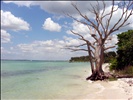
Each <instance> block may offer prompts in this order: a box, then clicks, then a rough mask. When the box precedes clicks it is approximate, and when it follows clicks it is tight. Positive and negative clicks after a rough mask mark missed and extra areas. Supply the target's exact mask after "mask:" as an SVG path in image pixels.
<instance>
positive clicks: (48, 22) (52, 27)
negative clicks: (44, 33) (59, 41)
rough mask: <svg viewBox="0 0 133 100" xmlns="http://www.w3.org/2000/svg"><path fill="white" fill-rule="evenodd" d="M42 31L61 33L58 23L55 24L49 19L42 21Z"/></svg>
mask: <svg viewBox="0 0 133 100" xmlns="http://www.w3.org/2000/svg"><path fill="white" fill-rule="evenodd" d="M43 29H45V30H49V31H56V32H60V31H61V26H60V25H59V24H58V23H55V22H54V21H52V20H51V18H47V19H46V20H45V21H44V24H43Z"/></svg>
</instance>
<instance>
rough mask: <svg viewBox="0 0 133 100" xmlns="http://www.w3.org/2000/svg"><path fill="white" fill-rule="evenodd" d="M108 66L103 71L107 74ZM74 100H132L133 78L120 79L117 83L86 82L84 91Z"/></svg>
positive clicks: (105, 65)
mask: <svg viewBox="0 0 133 100" xmlns="http://www.w3.org/2000/svg"><path fill="white" fill-rule="evenodd" d="M107 66H108V64H104V67H103V68H104V71H106V72H108V71H109V69H108V67H107ZM81 94H84V95H80V96H77V97H76V98H74V99H76V100H133V78H122V79H118V80H117V81H96V82H92V81H88V86H87V87H86V90H85V91H81Z"/></svg>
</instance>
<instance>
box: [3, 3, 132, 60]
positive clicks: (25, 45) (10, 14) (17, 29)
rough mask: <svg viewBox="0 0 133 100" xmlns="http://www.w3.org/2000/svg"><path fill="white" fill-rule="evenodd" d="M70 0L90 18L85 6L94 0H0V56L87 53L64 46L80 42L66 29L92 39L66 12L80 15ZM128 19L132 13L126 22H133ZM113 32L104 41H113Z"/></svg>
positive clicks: (63, 56) (49, 57)
mask: <svg viewBox="0 0 133 100" xmlns="http://www.w3.org/2000/svg"><path fill="white" fill-rule="evenodd" d="M117 2H118V1H117ZM117 2H116V3H117ZM71 3H74V4H76V5H77V7H78V8H79V9H80V11H81V12H82V13H83V14H86V15H87V16H88V17H89V18H92V19H93V18H94V15H93V14H91V13H90V12H89V11H88V9H91V8H90V7H91V6H90V3H91V4H92V5H94V4H96V1H73V2H72V1H1V59H29V60H69V59H70V58H71V57H73V56H83V55H88V54H87V52H84V51H79V52H71V51H70V50H67V49H64V48H65V47H66V46H71V45H80V44H81V43H83V41H80V40H78V37H76V36H74V35H73V34H72V33H71V32H70V30H73V31H75V32H78V33H80V34H82V35H83V36H84V37H85V38H86V39H90V40H92V41H93V39H91V36H90V35H89V32H90V30H89V29H88V28H87V26H85V25H83V24H79V23H77V22H76V21H74V20H73V19H71V18H70V17H68V16H66V14H69V15H72V16H74V17H75V18H77V19H79V20H81V19H82V17H81V16H79V14H78V13H77V11H76V10H75V9H74V7H73V6H72V5H71ZM99 3H100V5H101V4H102V3H101V2H99ZM83 5H84V6H83ZM106 5H107V6H106V12H108V11H109V10H110V8H111V2H110V1H106ZM101 10H102V8H101ZM120 12H121V9H119V10H118V11H117V12H116V13H115V14H114V17H113V18H112V20H111V23H110V27H111V26H112V25H113V23H114V22H115V21H116V20H118V19H119V17H120ZM132 19H133V16H131V18H130V19H129V20H128V22H133V20H132ZM132 28H133V24H130V25H129V26H127V27H124V28H122V29H120V30H119V31H117V32H116V33H121V32H123V31H126V30H128V29H132ZM116 33H114V34H113V35H112V40H111V41H109V43H108V45H114V44H116V43H117V41H118V40H117V36H116ZM113 50H115V49H113Z"/></svg>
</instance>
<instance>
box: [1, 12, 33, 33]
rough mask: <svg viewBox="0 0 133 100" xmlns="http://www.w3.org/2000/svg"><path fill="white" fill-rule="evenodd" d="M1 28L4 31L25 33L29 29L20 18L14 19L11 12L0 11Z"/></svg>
mask: <svg viewBox="0 0 133 100" xmlns="http://www.w3.org/2000/svg"><path fill="white" fill-rule="evenodd" d="M1 28H2V29H4V30H13V31H19V30H26V31H27V30H29V29H30V25H29V24H28V23H27V22H26V21H24V20H23V19H21V18H20V17H15V16H14V15H13V14H12V13H11V12H9V11H3V10H1Z"/></svg>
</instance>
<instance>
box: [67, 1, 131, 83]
mask: <svg viewBox="0 0 133 100" xmlns="http://www.w3.org/2000/svg"><path fill="white" fill-rule="evenodd" d="M100 2H101V1H100ZM117 3H118V2H117ZM119 3H121V4H119ZM119 3H118V5H117V6H116V3H115V1H114V0H112V6H111V9H110V11H108V12H106V7H107V5H106V3H105V2H104V1H102V6H101V5H100V4H99V1H97V3H96V4H95V5H93V6H92V5H91V4H90V6H91V7H92V9H88V11H89V13H91V14H93V15H94V17H93V18H90V17H89V16H87V15H86V14H84V13H83V12H81V10H80V9H79V8H78V6H77V5H76V4H74V3H72V6H73V7H74V8H75V10H76V11H77V12H78V14H79V15H80V17H81V19H78V18H75V17H74V16H72V15H70V14H67V16H69V17H70V18H72V19H73V20H75V21H76V22H78V23H80V24H83V25H85V26H87V27H88V29H89V33H88V34H89V35H90V36H91V38H93V41H92V40H91V39H86V38H85V36H84V35H83V34H81V33H78V32H75V31H73V30H71V33H72V34H74V35H75V36H77V37H78V39H79V40H80V41H83V42H84V43H83V44H80V45H76V46H73V45H72V46H66V49H69V50H71V51H86V52H88V55H89V61H90V65H91V71H92V74H91V75H90V76H88V77H87V78H86V80H93V81H95V80H104V79H107V78H109V77H110V76H111V75H109V74H105V72H104V71H103V69H102V65H103V63H104V59H105V58H104V53H105V52H106V51H107V50H109V49H111V48H114V47H115V45H114V46H109V45H106V44H107V43H108V42H107V41H109V40H112V38H113V37H112V35H113V33H114V32H116V31H118V30H119V29H121V28H123V27H125V26H127V25H129V24H130V23H126V22H127V21H128V19H129V18H130V17H131V16H132V15H133V1H121V2H119ZM101 7H103V8H102V10H101ZM129 9H130V10H129ZM118 10H119V11H121V14H120V16H119V19H118V20H116V21H115V22H114V23H113V25H112V24H111V21H112V18H113V17H114V14H115V13H116V12H117V11H118Z"/></svg>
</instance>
